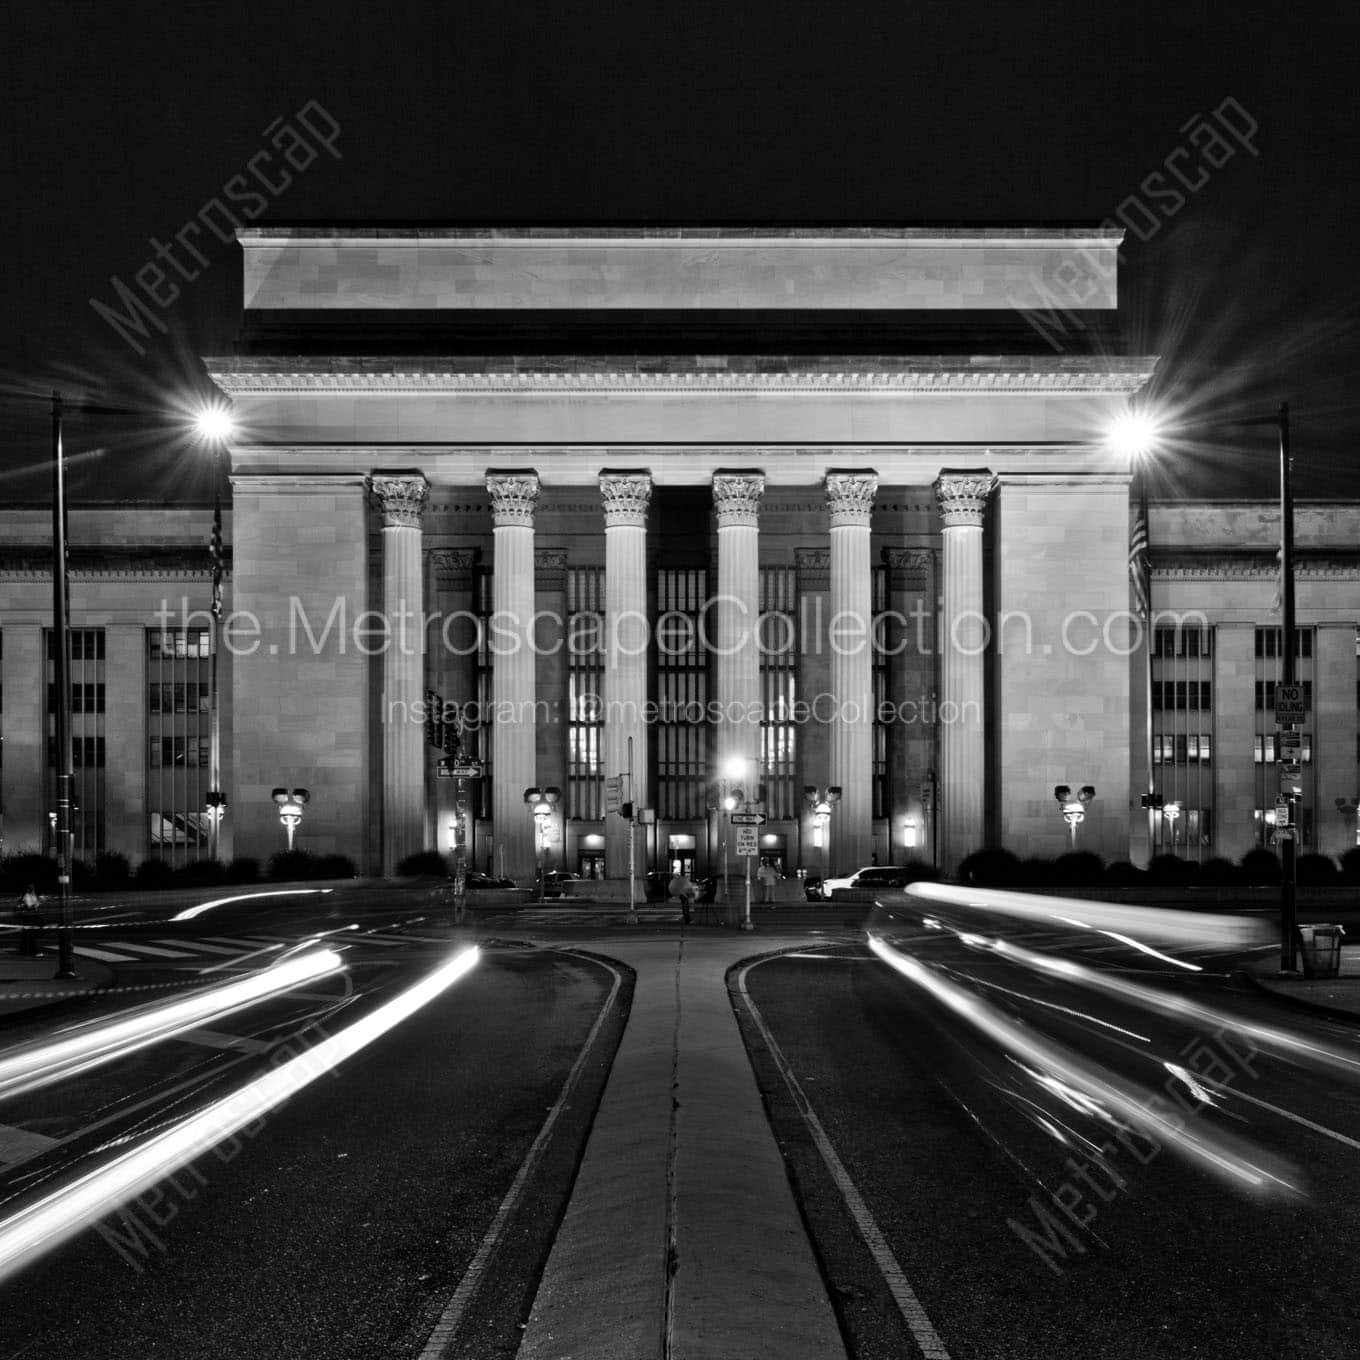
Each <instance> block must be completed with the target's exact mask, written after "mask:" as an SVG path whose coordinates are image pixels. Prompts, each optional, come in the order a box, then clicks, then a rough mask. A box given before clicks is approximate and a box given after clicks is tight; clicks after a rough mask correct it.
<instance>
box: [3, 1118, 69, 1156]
mask: <svg viewBox="0 0 1360 1360" xmlns="http://www.w3.org/2000/svg"><path fill="white" fill-rule="evenodd" d="M56 1143H57V1139H55V1138H49V1137H48V1136H47V1135H46V1134H45V1133H34V1132H33V1131H32V1130H30V1129H20V1128H16V1127H15V1126H14V1125H13V1124H0V1162H3V1163H4V1164H5V1165H6V1166H15V1165H17V1164H18V1163H19V1162H26V1161H28V1159H29V1158H30V1157H36V1156H38V1154H39V1153H41V1152H46V1151H47V1149H48V1148H50V1147H55V1146H56Z"/></svg>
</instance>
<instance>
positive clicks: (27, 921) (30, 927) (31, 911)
mask: <svg viewBox="0 0 1360 1360" xmlns="http://www.w3.org/2000/svg"><path fill="white" fill-rule="evenodd" d="M18 910H19V953H20V954H22V955H23V956H24V958H26V959H40V958H42V955H41V954H40V953H39V952H38V933H39V931H40V930H41V929H42V898H41V897H39V896H38V893H37V889H36V888H34V886H33V884H31V883H30V884H29V885H28V887H27V888H25V889H24V895H23V896H22V897H21V898H20V899H19V906H18Z"/></svg>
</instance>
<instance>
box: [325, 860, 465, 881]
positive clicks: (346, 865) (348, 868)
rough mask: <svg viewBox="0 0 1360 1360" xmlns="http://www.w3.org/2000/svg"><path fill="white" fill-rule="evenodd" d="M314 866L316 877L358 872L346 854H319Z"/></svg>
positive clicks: (353, 874) (343, 875)
mask: <svg viewBox="0 0 1360 1360" xmlns="http://www.w3.org/2000/svg"><path fill="white" fill-rule="evenodd" d="M315 867H316V876H317V877H318V878H354V877H355V876H356V874H357V872H358V871H357V870H356V869H355V867H354V861H353V860H352V859H350V857H349V856H348V855H320V856H318V857H317V861H316V866H315ZM441 872H445V871H443V870H441Z"/></svg>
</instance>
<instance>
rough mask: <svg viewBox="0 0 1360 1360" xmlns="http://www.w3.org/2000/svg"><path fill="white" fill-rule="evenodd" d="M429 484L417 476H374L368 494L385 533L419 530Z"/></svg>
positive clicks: (398, 474)
mask: <svg viewBox="0 0 1360 1360" xmlns="http://www.w3.org/2000/svg"><path fill="white" fill-rule="evenodd" d="M429 491H430V484H429V482H427V481H426V480H425V477H424V474H423V473H420V472H374V473H372V474H371V475H370V476H369V478H368V494H369V496H370V498H371V499H372V502H373V504H374V506H375V507H376V508H377V509H379V510H381V511H382V517H383V528H384V529H419V528H420V514H421V511H422V510H424V509H425V499H426V497H427V496H428V495H429Z"/></svg>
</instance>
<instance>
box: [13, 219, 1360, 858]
mask: <svg viewBox="0 0 1360 1360" xmlns="http://www.w3.org/2000/svg"><path fill="white" fill-rule="evenodd" d="M240 240H241V247H242V251H243V256H244V302H245V313H244V316H245V320H244V324H243V329H242V333H241V336H240V338H239V341H238V343H237V345H236V350H235V353H233V354H231V355H228V356H214V357H210V358H208V359H207V360H206V363H207V367H208V371H209V373H210V374H211V376H212V379H213V381H214V382H215V383H216V384H217V386H218V388H219V389H220V391H221V393H222V394H223V397H224V398H226V399H229V400H230V402H231V405H232V409H233V414H234V416H235V419H236V422H237V430H236V434H235V436H234V439H233V442H232V445H231V448H230V460H229V461H230V477H231V495H230V508H229V513H228V515H227V520H226V522H227V538H228V540H229V558H228V563H229V570H228V573H227V579H226V590H225V613H224V616H223V618H222V619H221V620H220V624H219V621H217V620H215V619H214V617H213V616H212V614H211V613H210V612H209V606H210V603H211V585H210V580H209V565H208V564H209V558H208V552H207V545H208V535H209V531H210V519H211V513H210V509H208V508H205V507H202V506H179V507H152V506H146V505H140V506H139V505H131V504H123V505H118V506H94V505H90V506H81V505H74V506H72V507H71V515H70V520H71V531H70V532H71V540H72V550H71V571H72V588H71V593H72V610H73V620H74V626H75V629H76V632H75V634H74V639H73V663H72V664H73V680H74V685H75V688H74V699H75V705H74V706H75V710H76V712H75V733H76V761H77V785H78V794H77V796H78V798H79V800H80V811H79V814H78V832H77V846H76V849H77V853H78V854H83V855H85V856H87V857H89V856H93V854H94V853H96V852H97V851H98V850H99V849H116V850H119V851H121V852H123V853H125V854H127V855H129V856H130V857H131V858H132V859H134V860H140V859H142V858H145V857H146V856H148V855H158V856H162V857H165V858H167V859H170V860H173V861H176V862H180V861H182V860H184V859H186V858H194V857H197V856H201V855H203V854H206V853H207V846H208V838H207V835H206V817H205V815H204V808H203V802H204V796H205V795H206V792H207V790H208V788H209V783H208V775H209V771H208V763H209V758H208V749H209V730H208V729H209V715H210V709H211V707H212V705H211V695H210V693H209V690H210V674H211V672H210V665H209V663H210V658H211V655H212V651H213V649H214V648H215V647H216V648H218V649H219V660H220V665H219V668H218V673H219V677H220V680H219V685H220V690H219V699H220V703H219V708H220V713H221V730H222V752H223V757H222V785H223V790H224V792H225V794H226V797H227V800H228V811H227V814H226V817H225V819H224V821H223V823H222V828H221V847H220V848H221V852H222V853H223V855H224V856H225V855H230V854H234V855H252V856H257V857H262V858H263V857H266V856H267V855H269V854H271V853H273V852H274V851H275V850H277V849H279V848H281V847H282V844H283V832H282V830H281V828H280V825H279V820H278V809H277V808H276V806H275V804H274V802H273V800H272V797H271V792H272V790H274V789H275V788H278V787H285V788H289V789H292V788H306V789H307V790H308V792H309V795H310V798H309V801H308V803H307V804H306V807H305V809H304V817H303V823H302V826H301V827H300V829H299V831H298V845H299V846H300V847H302V848H306V849H310V850H314V851H317V852H322V853H330V852H340V853H344V854H347V855H349V856H350V857H351V858H353V859H354V860H355V861H356V862H357V863H358V864H359V865H360V867H361V868H362V869H364V870H365V871H368V872H373V873H378V872H392V871H393V870H394V869H395V867H396V866H397V865H398V864H399V863H400V862H401V860H402V859H404V858H405V857H406V856H407V855H409V854H411V853H413V852H415V851H418V850H421V849H424V848H438V849H441V850H447V849H449V848H451V846H452V845H453V843H454V839H455V836H456V835H458V834H460V828H461V834H462V835H463V836H464V838H465V843H466V844H468V845H469V846H470V847H471V851H472V855H473V859H474V862H475V864H476V865H477V867H479V868H482V869H490V870H491V871H493V872H496V873H505V874H507V875H510V876H511V877H514V878H518V879H523V880H528V879H529V878H530V877H531V876H532V874H533V872H534V868H535V863H536V860H537V859H538V858H539V857H540V856H541V857H542V858H544V859H545V861H546V862H547V863H548V864H549V865H551V866H552V867H563V868H566V869H569V870H574V871H576V872H579V873H582V874H584V875H588V876H592V877H613V878H618V877H621V876H623V875H624V874H626V872H627V863H628V860H627V853H628V851H627V846H628V835H629V828H628V824H627V823H626V822H625V821H624V819H623V818H622V817H621V816H620V815H619V814H618V813H617V812H614V811H610V810H609V807H610V802H611V799H610V793H611V781H612V780H614V779H615V778H619V779H621V781H622V783H621V787H620V789H619V792H620V797H621V798H622V799H623V800H624V801H627V802H630V803H631V804H632V805H633V809H634V812H635V814H636V816H637V821H636V824H635V826H634V836H635V846H636V856H637V861H636V864H637V870H638V872H641V871H642V870H643V869H651V868H664V869H670V868H674V867H684V868H687V869H689V870H690V871H692V872H695V873H705V872H709V871H713V870H716V869H717V868H718V867H719V866H720V863H721V856H722V849H723V845H724V842H725V841H726V840H727V839H728V837H729V834H730V828H729V827H728V826H727V823H726V819H725V817H724V816H723V815H722V813H721V812H720V811H715V809H714V804H715V801H716V799H715V794H720V793H722V792H723V791H724V790H723V789H722V788H718V789H715V782H716V781H720V780H723V779H726V780H727V781H728V784H727V791H731V788H732V786H733V785H740V786H741V788H742V792H743V794H744V797H745V799H746V800H747V801H749V802H751V803H753V804H754V803H757V802H758V803H759V806H760V810H761V811H763V814H764V817H765V821H764V823H763V824H762V825H761V826H760V827H759V829H758V835H759V845H760V854H761V856H762V857H763V858H767V859H769V860H770V861H772V862H774V863H775V864H777V865H778V866H779V867H781V868H782V869H783V870H784V871H785V872H786V873H792V872H793V871H794V870H796V869H800V868H801V869H804V870H806V871H807V872H809V873H824V872H826V871H828V870H832V871H842V870H848V869H853V868H855V867H857V866H859V865H864V864H868V863H870V862H871V860H874V859H876V860H877V861H878V862H879V863H889V862H900V861H902V860H904V859H905V858H908V857H914V858H924V859H935V860H937V861H938V862H939V863H941V864H942V865H944V866H945V867H946V868H950V867H953V866H955V865H956V864H957V863H958V862H959V860H960V859H961V858H962V857H963V856H964V855H966V854H967V853H969V852H970V851H972V850H975V849H978V848H980V847H983V846H986V845H1002V846H1007V847H1009V848H1011V849H1013V850H1015V851H1017V852H1019V853H1021V854H1025V855H1038V854H1058V853H1061V852H1062V851H1063V850H1065V849H1067V848H1069V846H1070V844H1071V842H1070V840H1069V835H1068V828H1067V825H1066V823H1065V822H1064V820H1063V817H1062V815H1061V812H1060V809H1059V807H1058V804H1057V803H1056V802H1055V798H1054V788H1055V786H1058V785H1063V784H1066V785H1069V786H1071V787H1072V788H1073V789H1076V788H1079V787H1083V786H1090V787H1091V788H1093V789H1094V790H1095V797H1094V798H1093V799H1091V800H1090V801H1089V802H1088V803H1087V804H1086V808H1085V812H1086V820H1085V822H1084V823H1083V824H1082V825H1081V827H1080V828H1079V831H1078V835H1077V844H1078V846H1079V847H1080V848H1083V849H1090V850H1094V851H1096V852H1097V853H1099V854H1101V855H1102V856H1104V857H1105V858H1106V859H1125V858H1134V859H1135V860H1142V859H1145V858H1146V857H1147V855H1148V854H1149V852H1150V851H1164V850H1170V849H1173V848H1174V849H1175V850H1176V852H1177V853H1181V854H1188V855H1190V856H1191V857H1198V858H1208V857H1209V856H1211V855H1220V854H1221V855H1228V856H1238V855H1240V854H1242V853H1243V852H1244V851H1245V850H1248V849H1250V848H1252V847H1253V846H1256V845H1260V844H1270V843H1271V842H1272V840H1273V834H1274V833H1273V807H1274V800H1275V790H1276V788H1277V786H1278V782H1279V781H1278V773H1277V768H1276V761H1277V758H1278V757H1280V756H1281V755H1283V754H1285V753H1283V752H1277V751H1276V749H1275V725H1274V713H1273V689H1274V682H1275V679H1276V677H1277V675H1278V668H1279V656H1278V653H1279V645H1278V633H1277V631H1276V629H1275V623H1276V617H1275V613H1274V605H1273V597H1274V595H1275V566H1274V549H1275V544H1276V536H1277V533H1278V518H1277V515H1276V513H1275V510H1274V508H1273V507H1272V506H1270V505H1268V504H1254V503H1245V502H1197V503H1193V504H1187V503H1169V502H1168V503H1154V505H1153V506H1152V507H1151V514H1150V520H1149V529H1150V540H1151V565H1152V606H1153V612H1154V619H1153V627H1152V629H1151V630H1150V637H1151V646H1152V652H1153V656H1152V663H1151V674H1152V688H1151V691H1150V692H1149V690H1148V688H1147V683H1146V674H1147V670H1146V669H1145V664H1146V663H1145V660H1144V653H1143V651H1142V647H1141V645H1140V639H1141V638H1142V636H1143V632H1144V629H1143V621H1142V619H1141V618H1140V616H1139V614H1138V611H1137V610H1136V609H1135V608H1134V607H1133V601H1132V598H1131V593H1130V573H1129V541H1130V516H1131V506H1130V481H1131V473H1132V469H1131V467H1130V464H1129V460H1128V457H1127V455H1124V454H1121V453H1119V452H1117V451H1115V450H1114V449H1113V448H1112V447H1111V446H1110V445H1109V444H1108V443H1107V441H1106V438H1105V435H1106V431H1107V429H1108V427H1109V425H1110V423H1111V421H1112V420H1113V419H1114V417H1116V416H1117V415H1118V414H1119V413H1120V412H1121V411H1122V410H1123V409H1124V408H1125V406H1126V404H1127V402H1128V401H1129V399H1130V397H1132V396H1133V395H1134V394H1136V393H1137V392H1138V391H1139V390H1140V389H1141V388H1142V387H1143V386H1144V384H1145V383H1146V382H1147V381H1148V379H1149V377H1150V376H1151V374H1152V371H1153V369H1154V366H1155V363H1156V360H1155V358H1154V357H1151V356H1143V355H1130V354H1127V353H1126V352H1125V351H1124V347H1123V345H1122V344H1121V341H1120V338H1119V335H1118V331H1117V327H1116V324H1115V308H1116V302H1117V283H1118V273H1119V256H1118V251H1119V246H1120V233H1119V232H1118V231H1112V230H1109V229H1106V228H1066V229H1054V228H1048V227H1045V228H1035V227H1023V228H1021V227H1017V228H1005V227H988V228H983V229H972V228H970V229H938V228H929V229H927V228H900V229H884V228H871V229H853V230H846V229H837V230H812V229H792V230H790V229H779V230H774V229H770V230H762V229H741V230H732V229H707V228H679V229H653V228H643V229H617V228H590V229H581V230H571V229H558V228H552V229H543V228H537V229H514V230H511V229H504V230H484V229H477V230H472V229H453V228H448V229H427V228H411V229H399V228H396V229H394V228H364V229H358V228H336V229H333V230H318V229H313V228H308V229H301V228H284V227H274V228H259V229H250V230H243V231H241V233H240ZM1074 300H1079V302H1077V301H1074ZM0 518H2V519H3V528H4V531H5V532H4V534H3V541H4V547H3V549H0V646H3V668H4V670H3V682H4V684H3V715H2V716H0V723H3V728H2V729H0V730H2V731H3V738H4V745H3V755H4V758H3V767H2V769H3V798H4V818H5V820H4V837H5V849H6V850H14V849H19V848H24V847H31V846H40V845H45V844H49V843H50V838H49V833H48V829H47V823H48V811H49V808H50V804H51V767H50V763H49V761H50V757H49V756H48V755H47V753H46V750H45V748H46V743H45V741H44V739H43V738H44V734H45V733H46V732H48V731H49V730H50V713H49V709H50V697H51V696H50V694H49V693H48V686H47V684H45V683H44V678H45V677H46V678H48V679H49V680H50V668H49V669H47V670H45V667H47V666H48V664H49V663H48V662H47V661H46V655H47V653H46V651H45V646H46V642H45V638H46V631H45V630H46V628H47V624H48V622H49V621H50V620H49V615H48V614H47V612H46V611H47V610H48V609H50V588H49V587H48V585H47V581H48V573H50V567H51V557H50V538H48V537H47V534H48V530H47V527H46V525H47V522H48V521H47V517H46V512H45V510H44V508H43V507H41V506H31V507H16V508H12V509H10V510H7V511H4V512H3V513H2V515H0ZM1298 542H1299V547H1300V568H1299V577H1298V580H1299V587H1298V590H1299V595H1298V600H1299V623H1300V629H1301V631H1300V652H1301V658H1302V659H1301V678H1303V679H1304V681H1305V685H1306V686H1307V690H1308V695H1309V703H1310V714H1309V720H1308V724H1307V727H1306V731H1305V742H1304V749H1303V751H1302V753H1301V764H1302V767H1303V773H1302V775H1301V781H1302V785H1303V787H1304V814H1305V816H1304V828H1303V831H1304V839H1305V848H1306V849H1314V848H1319V849H1322V850H1325V851H1327V852H1329V853H1337V852H1339V851H1340V850H1342V849H1345V848H1349V847H1350V846H1352V845H1354V844H1355V843H1356V811H1355V803H1356V801H1357V788H1358V787H1360V779H1358V778H1357V776H1358V774H1360V751H1358V750H1357V703H1358V702H1360V673H1358V672H1357V631H1356V625H1357V616H1358V615H1360V592H1357V585H1360V550H1358V549H1357V544H1360V509H1358V508H1357V507H1355V506H1352V505H1340V504H1305V505H1302V506H1300V508H1299V514H1298ZM1158 611H1173V613H1172V614H1169V615H1167V616H1166V617H1165V618H1163V619H1162V620H1160V621H1159V620H1158V619H1157V618H1156V615H1157V613H1158ZM1186 619H1188V620H1189V622H1186ZM1178 620H1179V622H1178ZM434 709H437V716H438V718H439V719H441V720H447V726H448V727H449V728H453V727H454V726H455V725H456V726H457V728H458V745H457V750H456V754H452V755H447V754H446V751H445V750H443V749H441V745H440V742H441V738H443V737H444V736H445V733H444V732H442V731H441V730H434V731H433V732H432V731H431V727H430V724H429V722H428V721H427V720H428V719H430V718H431V717H432V716H436V714H435V713H434V712H433V711H432V710H434ZM1149 713H1150V715H1151V740H1149V728H1148V714H1149ZM432 738H433V740H432ZM448 750H449V752H452V751H453V750H454V746H453V742H452V740H450V741H449V743H448ZM1149 757H1150V758H1151V760H1152V762H1153V780H1152V784H1153V786H1154V787H1156V788H1157V789H1159V790H1160V791H1161V792H1162V794H1163V796H1164V798H1165V800H1166V803H1167V804H1168V805H1169V807H1170V809H1171V810H1170V811H1169V812H1167V813H1162V812H1157V813H1154V814H1153V815H1152V816H1151V818H1149V816H1148V814H1147V813H1145V812H1144V811H1143V809H1142V808H1141V806H1140V795H1141V794H1142V793H1144V792H1146V791H1147V789H1148V787H1149V780H1148V764H1147V762H1148V759H1149ZM442 760H444V761H446V762H447V763H452V764H456V765H458V766H459V767H461V768H469V767H471V766H474V765H475V767H476V769H477V772H478V777H477V778H475V779H471V780H467V781H465V782H460V781H459V780H458V779H455V778H451V777H444V775H443V774H442V773H441V768H440V767H441V761H442ZM549 788H551V789H554V790H557V791H558V796H557V797H556V799H555V801H553V802H552V810H551V813H550V814H549V815H548V816H547V817H546V818H540V819H538V820H537V821H536V819H535V817H534V815H533V809H532V806H531V803H529V802H526V795H527V794H529V793H530V792H531V791H542V790H545V789H549ZM828 790H838V791H839V796H838V797H832V798H831V799H827V798H826V794H827V791H828ZM460 794H461V796H460ZM818 802H822V803H824V804H825V803H829V804H830V809H831V810H830V815H829V817H828V816H826V815H818V813H817V812H816V810H815V804H817V803H818ZM729 848H730V847H729ZM732 867H733V868H734V869H735V868H736V862H735V861H733V862H732Z"/></svg>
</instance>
